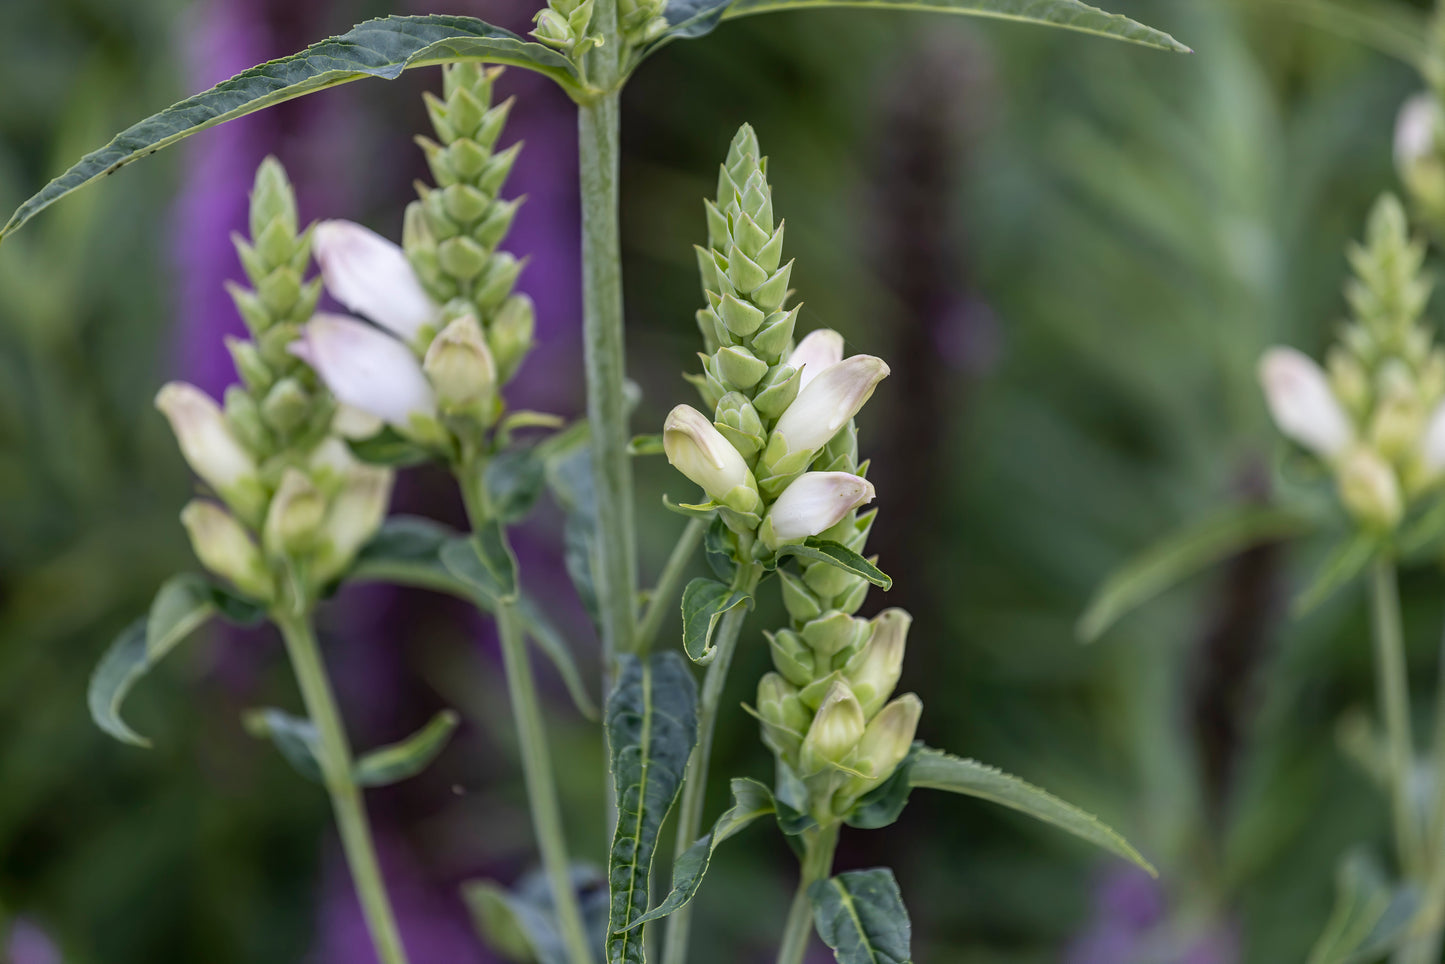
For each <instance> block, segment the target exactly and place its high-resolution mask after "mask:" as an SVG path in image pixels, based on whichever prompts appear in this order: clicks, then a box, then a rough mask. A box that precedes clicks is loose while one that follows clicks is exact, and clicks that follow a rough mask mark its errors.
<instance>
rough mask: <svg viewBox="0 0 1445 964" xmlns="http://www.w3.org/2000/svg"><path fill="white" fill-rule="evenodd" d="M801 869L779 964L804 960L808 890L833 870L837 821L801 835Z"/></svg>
mask: <svg viewBox="0 0 1445 964" xmlns="http://www.w3.org/2000/svg"><path fill="white" fill-rule="evenodd" d="M803 846H804V850H803V869H802V875H801V877H800V878H799V880H798V891H797V893H796V894H794V895H793V906H792V907H790V908H789V909H788V922H787V923H786V924H785V925H784V926H783V943H782V946H780V947H779V948H778V964H803V955H804V954H806V953H807V951H808V939H809V938H811V937H812V936H813V901H812V899H811V898H810V897H809V896H808V890H809V888H811V887H812V886H813V885H814V884H816V883H817V882H818V881H820V880H827V879H828V877H829V876H831V875H832V873H833V852H834V851H835V850H837V849H838V824H836V823H833V824H829V825H828V826H826V827H819V828H818V829H817V830H811V831H809V832H808V833H807V834H805V835H804V837H803Z"/></svg>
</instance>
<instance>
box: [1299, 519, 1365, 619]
mask: <svg viewBox="0 0 1445 964" xmlns="http://www.w3.org/2000/svg"><path fill="white" fill-rule="evenodd" d="M1379 551H1380V542H1379V539H1377V538H1376V537H1375V536H1374V535H1372V534H1370V533H1368V532H1358V533H1356V534H1354V535H1352V536H1349V537H1348V538H1346V539H1345V541H1344V542H1341V543H1340V544H1339V545H1338V546H1336V547H1335V548H1334V551H1332V552H1331V553H1330V554H1329V557H1328V558H1327V559H1325V561H1324V564H1323V565H1321V566H1320V569H1319V572H1317V573H1315V577H1314V579H1312V580H1311V581H1310V584H1309V587H1308V588H1306V589H1305V590H1304V591H1303V592H1301V593H1300V594H1299V595H1298V596H1296V597H1295V599H1294V602H1293V604H1291V606H1290V612H1291V614H1292V615H1293V616H1294V617H1295V618H1296V619H1298V618H1299V617H1301V616H1304V615H1307V614H1308V613H1311V612H1313V611H1314V610H1315V609H1316V608H1317V607H1318V606H1319V605H1320V604H1321V603H1323V602H1324V601H1325V600H1326V599H1329V598H1330V597H1331V596H1333V595H1334V594H1335V593H1337V592H1339V591H1340V590H1341V589H1343V588H1344V587H1345V586H1347V585H1349V584H1350V583H1351V582H1353V581H1354V579H1355V577H1356V576H1358V575H1359V574H1360V573H1362V572H1364V571H1365V567H1366V566H1368V565H1369V564H1370V560H1371V559H1373V558H1375V553H1377V552H1379Z"/></svg>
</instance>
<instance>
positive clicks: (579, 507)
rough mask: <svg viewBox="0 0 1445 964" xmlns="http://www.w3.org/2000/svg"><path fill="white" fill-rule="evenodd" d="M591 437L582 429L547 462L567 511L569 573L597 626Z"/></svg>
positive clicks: (551, 482) (551, 480)
mask: <svg viewBox="0 0 1445 964" xmlns="http://www.w3.org/2000/svg"><path fill="white" fill-rule="evenodd" d="M588 438H589V437H588V435H587V434H586V433H585V432H579V433H578V434H577V435H576V436H574V437H573V438H572V439H571V442H572V444H571V445H570V447H567V448H563V449H561V450H559V451H558V452H557V453H556V454H555V456H554V457H553V458H550V459H549V460H548V461H547V484H548V486H549V487H550V488H551V490H552V494H553V495H554V496H556V498H557V501H558V502H559V503H560V504H561V505H562V509H563V510H564V511H565V512H566V514H567V516H566V522H565V523H564V524H563V527H562V539H563V561H564V563H565V564H566V566H567V575H568V576H569V577H570V578H571V579H572V585H573V586H574V587H575V588H576V590H577V596H578V598H580V599H581V600H582V605H583V607H584V608H585V609H586V610H587V614H588V615H589V616H591V617H592V623H593V625H597V624H598V618H599V612H600V610H599V608H598V603H597V576H596V570H597V488H596V484H595V482H594V481H593V478H592V451H591V448H590V446H589V445H588Z"/></svg>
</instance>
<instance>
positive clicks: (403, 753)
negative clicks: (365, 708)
mask: <svg viewBox="0 0 1445 964" xmlns="http://www.w3.org/2000/svg"><path fill="white" fill-rule="evenodd" d="M459 722H461V718H460V717H458V716H457V714H456V713H455V712H454V711H452V710H442V711H441V712H440V713H438V714H437V715H436V716H433V717H432V718H431V720H430V721H429V722H428V723H427V725H426V726H424V727H422V728H421V729H419V730H417V731H416V732H415V733H413V734H412V735H411V736H409V737H407V738H406V739H405V740H401V741H399V742H397V743H391V744H388V745H387V746H383V747H379V748H377V749H375V750H371V751H370V752H368V753H365V754H363V755H362V756H361V758H360V759H359V760H357V761H356V771H355V772H356V782H357V783H359V784H361V785H362V786H363V787H385V786H390V785H391V784H393V783H400V782H401V781H402V780H406V779H409V778H410V777H414V776H416V775H417V774H418V773H420V772H421V771H423V770H425V769H426V768H427V767H428V766H430V765H431V762H432V761H433V760H435V759H436V758H437V755H438V754H440V753H441V751H442V749H443V748H444V747H445V746H446V745H447V741H448V740H450V739H451V737H452V733H453V732H454V731H455V730H456V728H457V724H458V723H459Z"/></svg>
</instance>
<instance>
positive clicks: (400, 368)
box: [290, 313, 437, 431]
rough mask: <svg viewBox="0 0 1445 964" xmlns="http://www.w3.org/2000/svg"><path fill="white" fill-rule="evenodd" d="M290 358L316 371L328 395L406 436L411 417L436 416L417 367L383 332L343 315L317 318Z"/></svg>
mask: <svg viewBox="0 0 1445 964" xmlns="http://www.w3.org/2000/svg"><path fill="white" fill-rule="evenodd" d="M290 350H291V353H292V354H293V355H295V356H296V357H297V358H300V359H301V360H302V361H304V362H306V364H308V365H310V366H311V367H312V368H314V369H315V370H316V374H317V375H319V376H320V377H321V380H322V381H323V382H325V383H326V387H327V388H329V389H330V390H331V394H333V395H335V396H336V400H337V401H338V402H340V403H341V404H342V405H346V406H350V407H351V408H354V409H358V410H360V411H362V412H365V413H367V414H369V415H373V416H375V417H376V418H379V419H381V420H382V421H384V422H386V423H387V424H389V425H392V426H394V427H396V428H397V429H400V430H402V431H406V430H407V429H408V428H409V427H410V425H411V424H412V417H413V416H418V415H419V416H432V415H435V414H436V409H437V405H436V396H435V394H434V393H433V392H432V387H431V384H430V382H428V381H427V377H426V374H425V373H424V372H423V371H422V367H421V362H420V361H418V360H417V357H416V355H414V354H413V353H412V350H411V349H410V348H408V347H407V346H406V345H404V344H402V343H401V342H399V341H397V340H396V339H395V338H393V337H391V336H390V335H388V334H387V333H386V332H384V331H382V330H380V329H379V328H376V327H374V326H372V325H368V324H366V323H365V322H363V321H360V320H358V319H356V318H348V317H346V316H345V315H331V314H325V313H320V314H317V315H315V316H313V317H312V319H311V320H310V321H308V322H307V323H306V324H305V325H304V326H303V327H302V329H301V339H300V340H299V341H296V342H293V343H292V344H291V346H290Z"/></svg>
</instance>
